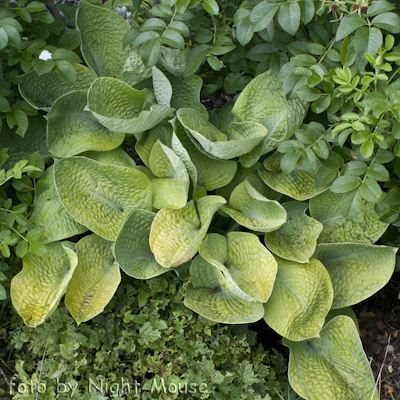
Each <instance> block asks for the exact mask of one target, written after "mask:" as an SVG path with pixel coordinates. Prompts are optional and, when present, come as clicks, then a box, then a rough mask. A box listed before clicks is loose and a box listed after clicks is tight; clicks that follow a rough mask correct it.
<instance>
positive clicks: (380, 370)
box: [371, 335, 392, 399]
mask: <svg viewBox="0 0 400 400" xmlns="http://www.w3.org/2000/svg"><path fill="white" fill-rule="evenodd" d="M391 337H392V335H390V336H389V339H388V344H387V346H386V351H385V357H384V358H383V361H382V365H381V368H380V369H379V374H378V376H377V377H376V384H375V387H374V391H373V393H372V397H371V399H373V397H374V395H375V391H376V388H377V386H378V382H379V391H378V396H380V393H381V375H382V370H383V366H384V365H385V361H386V357H387V354H388V351H389V344H390V338H391Z"/></svg>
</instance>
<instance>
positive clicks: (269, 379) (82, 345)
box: [0, 272, 295, 400]
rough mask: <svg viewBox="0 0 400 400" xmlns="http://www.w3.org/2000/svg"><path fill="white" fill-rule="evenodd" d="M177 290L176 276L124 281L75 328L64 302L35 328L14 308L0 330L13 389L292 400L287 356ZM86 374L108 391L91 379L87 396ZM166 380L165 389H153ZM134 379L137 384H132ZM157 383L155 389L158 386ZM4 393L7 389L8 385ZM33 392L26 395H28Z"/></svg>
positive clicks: (55, 395)
mask: <svg viewBox="0 0 400 400" xmlns="http://www.w3.org/2000/svg"><path fill="white" fill-rule="evenodd" d="M179 286H180V282H179V279H178V278H177V277H176V275H175V274H174V273H172V272H171V273H169V274H166V275H164V276H163V277H158V278H153V279H151V280H148V281H145V282H143V281H139V280H132V279H129V278H127V277H125V279H124V281H123V283H122V284H121V286H120V287H119V289H118V291H117V292H116V294H115V296H114V298H113V299H112V300H111V302H110V303H109V304H108V306H107V308H106V310H105V312H104V314H102V315H99V316H97V317H96V318H94V319H93V320H92V321H91V322H88V323H82V324H81V325H80V326H79V327H77V326H76V324H75V322H74V320H73V319H72V318H71V316H70V315H69V313H68V311H67V310H66V308H65V307H60V308H59V309H58V310H57V311H56V312H55V313H54V314H53V315H52V317H51V319H50V320H49V321H48V322H46V323H45V324H43V325H41V326H40V327H38V328H37V329H35V330H32V329H30V328H28V327H26V326H23V325H21V323H20V320H19V318H18V317H17V316H16V315H15V314H13V313H12V314H11V319H10V322H9V325H8V327H7V329H4V328H3V329H2V330H0V340H3V341H4V343H6V344H7V345H6V346H3V347H2V348H1V350H0V357H1V358H2V359H6V360H7V359H8V360H10V359H11V360H13V361H12V362H8V366H9V367H10V368H11V370H12V371H13V377H14V379H12V378H11V377H9V379H10V380H11V379H12V382H13V383H14V384H15V391H14V392H13V394H14V395H16V394H17V390H18V385H20V384H29V386H28V387H29V388H31V387H32V383H33V385H36V386H34V387H37V385H38V384H39V383H42V386H41V388H42V387H43V385H45V386H46V390H45V391H44V392H43V393H41V394H40V397H41V398H42V399H43V400H50V399H64V398H67V396H68V397H71V395H72V393H73V398H76V399H82V400H89V399H95V398H96V399H106V398H110V397H109V396H112V395H113V397H112V398H117V399H154V398H157V399H175V398H181V397H182V396H185V397H187V398H191V399H195V398H203V399H206V398H207V399H220V400H228V399H229V400H230V399H239V398H240V399H248V400H250V399H251V400H253V399H259V400H261V399H265V398H269V399H274V400H277V399H279V397H278V393H279V394H281V395H282V396H284V398H285V399H286V398H288V389H289V388H288V383H287V378H286V376H284V374H285V371H286V365H285V362H284V359H283V357H282V355H281V354H279V353H277V352H276V351H275V350H264V349H263V347H262V345H260V344H259V345H258V344H257V339H256V333H255V332H254V331H251V330H249V328H248V327H247V326H241V327H234V326H232V327H228V326H227V325H219V324H216V323H213V322H211V321H209V320H207V319H205V318H202V317H200V316H198V315H197V314H195V313H193V312H192V311H190V310H188V309H187V308H186V307H184V305H183V295H182V293H181V292H180V290H179ZM10 352H11V353H10ZM9 353H10V354H11V356H9ZM3 368H4V367H3ZM5 372H6V374H7V375H8V376H9V375H11V372H10V371H9V370H5ZM89 379H91V380H92V382H93V383H94V384H96V385H97V386H98V387H100V386H99V384H100V382H101V381H102V380H103V393H101V392H99V391H98V390H96V388H95V387H94V386H93V385H92V386H91V392H89V391H88V387H89ZM161 379H164V383H165V387H166V388H167V391H166V393H164V391H163V390H162V389H161V390H159V391H158V392H157V389H156V387H157V386H159V387H161V386H160V385H161ZM135 380H136V382H137V383H138V384H139V385H140V386H137V388H136V390H135V386H134V382H135ZM154 380H155V382H156V385H157V386H156V387H153V389H152V386H153V385H154ZM106 382H107V384H108V386H107V387H106V386H105V383H106ZM121 382H125V383H129V384H130V388H131V392H130V395H128V394H127V389H126V387H125V392H124V393H125V394H124V393H123V387H122V384H121ZM57 383H58V384H59V385H60V386H59V388H64V386H62V385H61V384H65V385H66V386H65V387H66V388H68V389H66V390H65V392H66V393H65V394H62V393H60V392H61V390H59V391H58V392H57ZM111 384H113V386H111ZM117 384H118V385H119V387H117V386H116V385H117ZM170 384H172V386H170ZM174 384H175V385H178V384H180V387H181V391H184V388H185V384H187V388H188V392H187V394H184V393H178V392H177V391H176V392H174V386H173V385H174ZM69 385H70V386H69ZM190 385H192V386H190ZM200 385H202V386H200ZM193 387H195V388H196V393H194V391H193ZM22 388H23V386H22V385H21V386H20V390H22ZM169 388H172V392H171V391H170V390H169ZM191 388H192V392H189V389H191ZM110 389H111V390H112V391H111V390H110ZM200 389H201V391H202V393H200V391H199V390H200ZM67 390H68V392H67ZM135 392H136V393H135ZM0 393H1V394H3V396H4V395H8V396H9V395H10V393H9V391H8V390H7V391H6V390H3V389H0ZM35 396H36V394H34V393H33V394H31V393H28V391H27V393H26V394H25V395H24V398H26V399H34V398H35ZM270 396H271V397H270ZM291 398H292V399H293V398H295V397H291Z"/></svg>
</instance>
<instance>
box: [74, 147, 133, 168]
mask: <svg viewBox="0 0 400 400" xmlns="http://www.w3.org/2000/svg"><path fill="white" fill-rule="evenodd" d="M81 156H83V157H87V158H90V159H92V160H95V161H98V162H99V163H101V164H110V165H116V166H117V167H134V166H135V165H136V163H135V161H134V160H133V159H132V158H131V157H129V155H128V154H127V153H126V152H125V151H124V150H122V149H121V147H117V148H116V149H114V150H110V151H86V152H85V153H82V154H81Z"/></svg>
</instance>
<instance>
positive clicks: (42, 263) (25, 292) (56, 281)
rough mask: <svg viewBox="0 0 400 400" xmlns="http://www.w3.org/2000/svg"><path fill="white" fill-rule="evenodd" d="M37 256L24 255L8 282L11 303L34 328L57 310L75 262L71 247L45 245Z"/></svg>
mask: <svg viewBox="0 0 400 400" xmlns="http://www.w3.org/2000/svg"><path fill="white" fill-rule="evenodd" d="M46 249H47V252H46V253H45V254H44V255H43V256H41V257H39V256H35V255H33V254H32V253H28V254H27V255H26V256H25V257H24V259H23V264H24V266H23V268H22V271H21V272H19V273H18V274H17V275H15V276H14V278H13V279H12V281H11V289H10V293H11V300H12V303H13V306H14V307H15V308H16V310H17V311H18V314H19V315H20V316H21V317H22V318H23V320H24V322H25V324H26V325H28V326H30V327H36V326H38V325H39V324H41V323H42V322H44V320H45V318H46V317H48V316H49V315H50V314H51V313H52V312H53V311H54V310H55V309H56V307H57V305H58V303H59V301H60V299H61V297H62V296H63V294H64V292H65V290H66V288H67V285H68V282H69V281H70V279H71V278H72V274H73V273H74V270H75V268H76V265H77V263H78V258H77V256H76V254H75V250H74V245H73V244H72V243H69V242H64V243H61V242H56V243H50V244H48V245H46Z"/></svg>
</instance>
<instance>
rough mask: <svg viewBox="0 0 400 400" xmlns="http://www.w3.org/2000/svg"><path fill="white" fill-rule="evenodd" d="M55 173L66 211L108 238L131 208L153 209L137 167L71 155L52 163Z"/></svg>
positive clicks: (148, 185) (147, 184) (145, 181)
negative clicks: (121, 165) (118, 165)
mask: <svg viewBox="0 0 400 400" xmlns="http://www.w3.org/2000/svg"><path fill="white" fill-rule="evenodd" d="M54 176H55V183H56V189H57V193H58V196H59V198H60V200H61V202H62V204H63V206H64V207H65V209H66V210H67V212H68V214H70V215H71V216H73V218H75V219H76V220H77V221H78V222H79V223H81V224H82V225H85V226H87V227H88V228H89V229H90V230H91V231H93V232H94V233H96V234H98V235H99V236H101V237H104V238H105V239H107V240H115V238H116V236H117V234H118V232H119V230H120V228H121V226H122V223H123V222H124V220H125V218H126V217H127V215H128V214H129V212H130V211H132V210H134V209H136V208H143V209H148V210H150V209H151V208H152V187H151V183H150V180H149V178H147V176H146V175H145V174H144V173H143V172H140V171H139V170H137V169H136V167H130V168H126V167H117V166H114V165H107V164H100V163H99V162H97V161H94V160H90V159H88V158H85V157H71V158H65V159H63V160H60V161H56V162H55V166H54ZM83 200H84V206H82V201H83Z"/></svg>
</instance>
